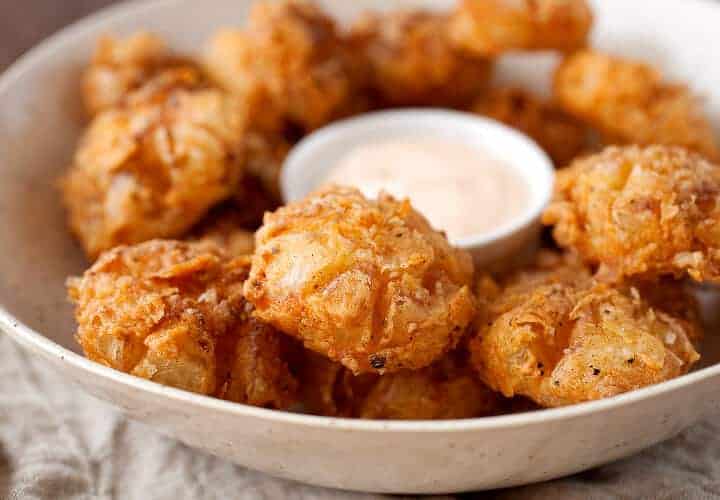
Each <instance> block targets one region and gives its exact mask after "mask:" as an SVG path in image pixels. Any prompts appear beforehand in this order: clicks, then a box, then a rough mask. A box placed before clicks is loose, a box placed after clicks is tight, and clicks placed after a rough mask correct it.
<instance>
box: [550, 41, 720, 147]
mask: <svg viewBox="0 0 720 500" xmlns="http://www.w3.org/2000/svg"><path fill="white" fill-rule="evenodd" d="M554 93H555V98H556V100H557V102H558V103H559V104H560V105H561V106H562V107H563V109H565V110H566V111H567V112H568V113H570V114H572V115H574V116H575V117H577V118H578V119H581V120H584V121H586V122H587V123H589V124H590V125H592V126H593V127H595V128H597V129H598V130H599V131H600V132H601V133H602V134H603V135H604V137H603V139H604V142H605V143H606V144H639V145H653V144H664V145H672V146H682V147H685V148H687V149H690V150H693V151H695V152H697V153H700V154H702V155H705V156H706V157H708V158H709V159H713V160H716V161H717V160H720V149H718V143H717V138H716V137H715V135H714V132H713V130H712V127H711V125H710V122H709V121H708V118H707V116H706V115H705V113H704V111H703V109H702V101H701V99H700V98H698V97H697V96H695V95H693V94H692V92H691V91H690V90H689V89H688V88H687V87H686V86H685V85H680V84H676V83H669V82H666V81H664V80H663V78H662V75H661V74H660V72H659V71H658V70H657V69H655V68H653V67H652V66H650V65H648V64H644V63H642V62H639V61H634V60H630V59H623V58H620V57H614V56H611V55H608V54H603V53H601V52H597V51H592V50H584V51H580V52H578V53H576V54H573V55H571V56H569V57H568V58H567V59H566V60H565V61H564V62H563V63H562V64H561V65H560V66H559V67H558V69H557V71H556V73H555V82H554Z"/></svg>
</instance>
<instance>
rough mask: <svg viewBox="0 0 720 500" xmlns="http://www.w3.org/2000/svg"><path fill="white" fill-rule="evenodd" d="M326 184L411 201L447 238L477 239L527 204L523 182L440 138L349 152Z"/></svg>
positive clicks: (501, 165)
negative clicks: (339, 185)
mask: <svg viewBox="0 0 720 500" xmlns="http://www.w3.org/2000/svg"><path fill="white" fill-rule="evenodd" d="M326 182H327V183H334V184H341V185H346V186H354V187H357V188H358V189H360V190H361V191H362V192H363V193H364V194H365V195H366V196H368V197H371V198H376V197H377V195H378V193H379V192H380V191H383V190H384V191H386V192H388V193H390V194H392V195H394V196H396V197H400V198H405V197H407V198H409V199H410V201H411V203H412V205H413V206H414V207H415V208H416V209H417V210H418V211H420V212H421V213H422V214H423V215H425V217H427V218H428V220H429V221H430V223H431V224H432V226H433V227H434V228H435V229H440V230H443V231H445V232H446V233H447V235H448V237H449V238H450V239H451V240H457V239H459V238H463V237H467V236H478V235H482V234H484V233H487V232H489V231H492V230H494V229H497V228H499V227H501V226H503V225H504V224H506V223H508V222H510V221H511V220H513V219H515V218H516V217H518V216H519V215H521V214H522V212H523V211H525V209H526V208H527V207H528V204H529V202H530V189H529V186H528V185H527V182H526V181H525V179H523V178H522V177H521V175H520V174H519V173H518V172H516V171H515V170H514V169H513V168H511V167H509V166H507V165H506V164H504V163H503V162H501V161H499V160H497V159H495V158H493V157H492V156H490V155H489V154H488V153H487V152H484V151H483V150H482V149H480V148H476V147H473V146H471V145H469V144H464V143H462V142H459V141H457V142H455V141H452V140H443V139H423V140H421V141H419V140H418V141H414V140H388V141H386V142H379V143H371V144H365V145H362V146H358V147H357V148H355V149H352V150H350V151H349V152H347V153H346V154H345V156H344V157H342V158H341V159H340V161H339V162H338V165H337V166H336V168H333V169H332V170H331V171H330V173H329V175H328V177H327V179H326Z"/></svg>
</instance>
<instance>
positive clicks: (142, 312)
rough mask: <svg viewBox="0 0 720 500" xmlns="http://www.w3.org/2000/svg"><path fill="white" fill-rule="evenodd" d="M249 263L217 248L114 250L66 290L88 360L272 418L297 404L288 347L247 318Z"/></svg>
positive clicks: (152, 245) (163, 244) (165, 244)
mask: <svg viewBox="0 0 720 500" xmlns="http://www.w3.org/2000/svg"><path fill="white" fill-rule="evenodd" d="M249 266H250V262H249V259H248V258H247V257H240V258H230V257H229V256H228V255H227V254H226V253H225V251H223V249H221V248H220V247H218V246H217V245H215V244H213V243H211V242H199V243H183V242H178V241H169V240H152V241H148V242H145V243H141V244H139V245H136V246H132V247H126V246H121V247H117V248H115V249H113V250H110V251H109V252H106V253H104V254H103V255H101V256H100V258H99V259H98V260H97V262H96V263H95V264H94V265H93V266H92V267H91V268H90V269H89V270H87V271H86V272H85V274H84V275H83V276H82V277H77V278H70V279H69V280H68V292H69V295H70V298H71V299H72V301H73V302H74V304H75V318H76V320H77V323H78V330H77V334H76V338H77V340H78V342H79V343H80V345H81V346H82V348H83V351H84V352H85V354H86V356H87V357H88V358H90V359H92V360H93V361H96V362H98V363H101V364H103V365H105V366H109V367H111V368H115V369H116V370H120V371H123V372H126V373H130V374H132V375H136V376H138V377H142V378H145V379H148V380H152V381H154V382H157V383H160V384H163V385H168V386H172V387H176V388H179V389H184V390H187V391H191V392H196V393H199V394H205V395H210V396H216V397H222V398H225V399H229V400H231V401H235V402H240V403H246V404H251V405H257V406H265V407H272V408H287V407H288V406H289V405H290V404H291V403H292V402H294V400H295V391H296V388H297V382H296V381H295V379H294V377H293V376H292V375H291V374H290V372H289V369H288V365H287V362H286V360H285V354H284V346H283V344H284V342H286V340H287V339H286V338H285V337H284V336H283V335H281V334H280V333H278V332H277V331H275V330H274V329H272V328H271V327H270V326H268V325H262V324H260V323H259V322H258V321H257V320H255V319H253V318H251V317H250V313H251V311H252V307H251V306H250V305H249V304H248V303H247V302H246V301H245V299H244V297H243V294H242V287H243V283H244V282H245V280H246V279H247V276H248V272H249Z"/></svg>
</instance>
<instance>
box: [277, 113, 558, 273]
mask: <svg viewBox="0 0 720 500" xmlns="http://www.w3.org/2000/svg"><path fill="white" fill-rule="evenodd" d="M429 137H432V138H441V139H447V140H449V141H455V142H461V143H464V144H468V145H470V146H472V147H475V148H478V150H480V151H484V152H485V153H487V154H488V156H490V157H491V158H495V159H497V160H499V161H500V162H501V165H503V166H505V167H506V168H509V169H512V170H513V171H514V172H515V173H516V174H517V176H518V177H520V178H521V179H523V180H524V181H525V182H526V183H527V185H528V187H529V188H530V192H529V200H527V201H528V203H527V207H526V209H525V210H524V211H523V212H521V213H520V214H519V215H518V216H517V217H515V218H514V219H511V220H510V221H508V222H507V223H506V224H503V225H501V226H499V227H497V228H496V229H494V230H493V231H490V232H487V233H484V234H479V235H468V236H466V237H463V238H459V239H457V240H453V241H452V243H454V244H455V245H457V246H459V247H461V248H464V249H466V250H467V251H469V252H470V253H471V254H472V255H473V258H474V259H475V263H476V264H477V265H479V266H486V265H490V266H493V267H498V266H500V265H502V264H503V263H504V261H507V260H511V261H514V260H515V257H516V256H517V255H522V254H523V253H528V252H525V249H526V248H528V247H534V246H536V245H535V243H536V242H537V240H538V239H539V235H540V215H541V213H542V211H543V210H544V209H545V207H546V206H547V204H548V202H549V201H550V198H551V196H552V191H553V183H554V180H555V169H554V167H553V164H552V162H551V161H550V158H548V156H547V154H545V152H544V151H543V150H542V149H540V147H539V146H538V145H537V144H536V143H535V142H534V141H533V140H532V139H530V138H529V137H527V136H526V135H524V134H522V133H520V132H518V131H517V130H515V129H512V128H510V127H507V126H505V125H503V124H501V123H499V122H497V121H494V120H490V119H488V118H483V117H481V116H478V115H473V114H470V113H461V112H458V111H450V110H442V109H403V110H392V111H378V112H375V113H367V114H364V115H360V116H358V117H355V118H349V119H346V120H341V121H338V122H335V123H331V124H330V125H328V126H326V127H323V128H322V129H320V130H317V131H316V132H314V133H312V134H310V135H309V136H307V137H306V138H304V139H303V140H302V141H300V143H299V144H298V145H296V146H295V147H294V148H293V149H292V151H291V152H290V154H289V155H288V157H287V159H286V161H285V164H284V165H283V170H282V173H281V176H280V186H281V188H282V193H283V197H284V198H285V201H294V200H298V199H301V198H304V197H305V195H307V194H308V193H310V192H311V191H313V190H314V189H316V188H317V187H319V186H320V185H322V184H323V183H324V182H325V179H326V178H327V176H328V175H329V174H330V171H331V170H332V169H333V168H335V167H337V166H338V164H339V163H340V162H341V161H342V158H343V157H344V155H345V154H346V153H347V152H348V151H351V150H353V149H355V148H357V147H358V146H362V145H366V144H373V143H378V142H380V141H386V140H411V141H422V140H423V139H426V138H429ZM438 175H439V176H442V169H441V168H438ZM468 216H473V214H468ZM437 229H443V228H437Z"/></svg>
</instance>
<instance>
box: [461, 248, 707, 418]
mask: <svg viewBox="0 0 720 500" xmlns="http://www.w3.org/2000/svg"><path fill="white" fill-rule="evenodd" d="M557 265H558V267H557V268H555V269H553V268H550V269H542V268H538V269H531V270H527V271H524V272H521V273H519V274H517V275H515V276H512V277H510V278H509V279H508V280H507V282H506V283H505V284H504V285H503V286H502V287H501V290H500V292H499V295H498V296H497V297H496V299H495V300H494V301H493V302H491V304H490V309H491V312H490V314H489V317H488V321H487V322H486V323H485V324H484V325H483V326H481V327H480V329H479V331H478V333H477V335H476V337H475V338H473V340H472V341H471V342H470V351H471V353H472V361H473V364H474V366H475V368H476V369H477V370H478V373H479V374H480V377H481V378H482V380H483V381H485V382H486V383H487V384H488V385H489V386H490V387H491V388H493V389H495V390H498V391H500V392H501V393H502V394H504V395H505V396H507V397H512V396H514V395H522V396H526V397H529V398H530V399H532V400H534V401H535V402H537V403H538V404H540V405H541V406H545V407H554V406H563V405H568V404H573V403H578V402H582V401H589V400H594V399H600V398H605V397H610V396H614V395H616V394H620V393H623V392H627V391H630V390H633V389H638V388H641V387H645V386H647V385H650V384H655V383H658V382H662V381H664V380H668V379H670V378H673V377H677V376H679V375H681V374H683V373H686V372H687V371H688V370H689V369H690V367H692V365H693V364H694V363H695V362H696V361H697V360H698V359H699V355H698V353H697V352H696V351H695V347H694V346H693V343H692V341H693V340H696V339H698V338H699V336H700V332H701V330H700V327H699V325H698V324H696V323H694V322H692V321H690V320H689V319H688V318H689V317H690V316H685V317H676V316H674V315H673V314H672V312H673V310H672V309H663V305H662V304H663V303H667V302H668V299H663V298H662V295H663V291H662V290H658V291H657V292H656V295H655V296H654V297H653V303H652V304H651V303H649V302H648V301H647V300H645V299H643V298H642V297H641V296H640V294H639V292H638V290H637V289H636V288H634V287H631V286H629V285H626V286H622V287H619V288H613V287H611V286H608V285H606V284H602V283H597V282H596V281H594V280H593V279H592V278H591V277H590V274H589V272H587V271H582V268H580V267H578V266H579V264H578V263H576V262H567V261H565V262H563V260H562V259H560V260H558V261H557ZM573 276H575V278H574V279H573ZM664 286H665V287H667V288H668V289H669V290H670V291H668V292H667V293H668V297H677V296H678V294H680V293H682V292H681V291H680V290H679V289H678V288H675V287H678V286H680V285H678V284H677V283H666V284H665V285H664ZM663 290H665V288H663ZM661 299H662V300H661ZM685 303H686V304H690V303H691V300H690V299H687V301H686V302H685ZM656 304H659V305H656Z"/></svg>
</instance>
